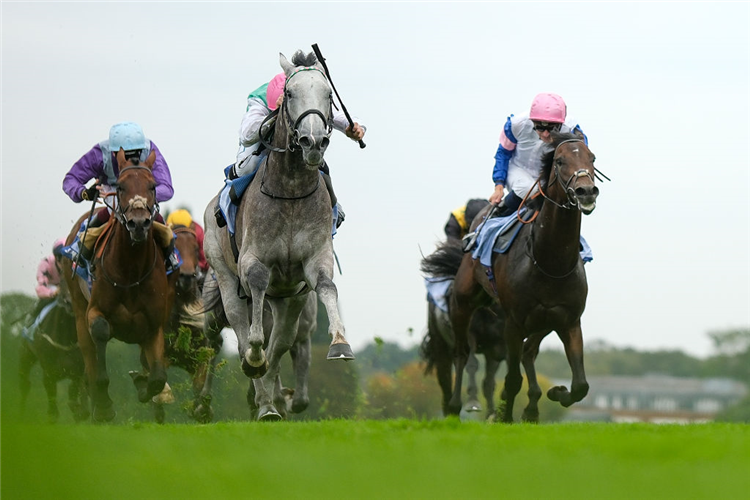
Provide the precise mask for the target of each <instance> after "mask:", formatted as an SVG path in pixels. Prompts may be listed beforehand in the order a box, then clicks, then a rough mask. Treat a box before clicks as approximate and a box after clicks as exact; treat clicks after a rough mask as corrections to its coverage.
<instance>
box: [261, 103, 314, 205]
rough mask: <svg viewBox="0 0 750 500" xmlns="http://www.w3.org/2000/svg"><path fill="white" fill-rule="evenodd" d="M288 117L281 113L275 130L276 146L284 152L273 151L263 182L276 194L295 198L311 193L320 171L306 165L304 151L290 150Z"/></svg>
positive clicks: (269, 156) (267, 163) (274, 142)
mask: <svg viewBox="0 0 750 500" xmlns="http://www.w3.org/2000/svg"><path fill="white" fill-rule="evenodd" d="M284 120H286V118H285V117H284V115H283V114H279V116H278V118H277V120H276V128H275V130H274V140H273V145H274V147H278V148H284V149H286V151H285V152H284V153H274V152H271V153H269V155H268V160H267V162H266V166H265V170H266V171H265V173H264V174H263V176H262V177H263V184H264V186H265V187H266V188H268V190H269V191H271V192H272V193H273V194H274V195H276V196H282V197H286V198H295V197H298V196H303V195H305V194H306V193H309V192H310V190H311V189H312V188H314V187H315V183H316V182H318V181H319V179H318V176H319V174H318V172H317V171H315V170H311V169H309V168H307V167H306V166H305V165H304V160H303V159H302V151H301V150H300V149H296V150H294V151H290V150H289V144H288V140H287V139H288V135H287V134H288V132H287V127H286V126H285V122H284Z"/></svg>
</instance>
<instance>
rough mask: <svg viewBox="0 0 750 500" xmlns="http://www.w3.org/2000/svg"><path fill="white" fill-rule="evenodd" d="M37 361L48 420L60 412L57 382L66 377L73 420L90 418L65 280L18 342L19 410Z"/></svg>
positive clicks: (74, 324) (25, 396)
mask: <svg viewBox="0 0 750 500" xmlns="http://www.w3.org/2000/svg"><path fill="white" fill-rule="evenodd" d="M60 259H61V257H56V259H55V265H57V266H58V271H60V270H61V269H62V266H61V265H60V264H61V263H60V262H59V260H60ZM61 275H62V273H61ZM37 362H38V363H39V366H40V367H41V369H42V382H43V384H44V389H45V391H46V393H47V416H48V418H49V420H50V421H51V422H55V421H57V419H58V417H59V416H60V410H59V409H58V407H57V384H58V382H61V381H63V380H68V379H69V380H70V384H69V385H68V407H69V408H70V411H71V412H73V418H74V419H75V420H76V421H81V420H85V419H87V418H89V415H90V412H89V401H88V393H87V392H86V386H85V380H84V365H83V356H82V355H81V350H80V349H78V338H77V334H76V321H75V317H74V316H73V310H72V307H71V304H70V293H69V291H68V288H67V285H66V283H65V282H64V281H62V282H61V283H60V286H59V292H58V295H57V298H56V305H55V307H54V308H53V309H52V310H51V311H50V312H49V313H48V314H47V316H46V317H45V318H44V319H43V320H42V322H41V323H40V324H39V327H38V328H37V330H36V332H35V334H34V337H33V341H29V340H28V339H26V338H24V339H23V340H22V342H21V353H20V361H19V367H18V370H19V371H18V373H19V384H20V389H21V413H22V414H23V412H24V411H25V407H26V400H27V398H28V394H29V390H30V389H31V380H30V377H29V376H30V372H31V369H32V367H33V366H34V365H35V364H36V363H37Z"/></svg>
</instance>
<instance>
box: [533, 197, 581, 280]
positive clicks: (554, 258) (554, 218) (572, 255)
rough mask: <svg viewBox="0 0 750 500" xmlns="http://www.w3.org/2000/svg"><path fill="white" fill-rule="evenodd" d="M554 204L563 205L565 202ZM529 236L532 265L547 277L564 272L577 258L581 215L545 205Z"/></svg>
mask: <svg viewBox="0 0 750 500" xmlns="http://www.w3.org/2000/svg"><path fill="white" fill-rule="evenodd" d="M550 194H551V193H550ZM556 201H557V200H556ZM558 203H560V204H561V205H563V204H564V203H565V200H563V201H558ZM532 234H533V237H532V242H531V244H532V246H533V253H534V258H535V259H536V261H537V262H539V263H540V264H541V265H542V267H544V269H545V270H547V271H548V272H551V273H555V272H557V271H567V270H569V269H570V268H571V267H572V266H573V265H574V264H575V262H576V261H577V260H578V259H579V258H580V257H579V254H580V250H579V240H580V235H581V212H580V211H579V210H576V209H575V208H569V209H566V208H561V207H558V206H556V205H555V204H554V203H552V202H550V201H545V202H544V205H543V206H542V209H541V211H540V212H539V216H538V217H537V219H536V221H535V222H534V226H533V228H532Z"/></svg>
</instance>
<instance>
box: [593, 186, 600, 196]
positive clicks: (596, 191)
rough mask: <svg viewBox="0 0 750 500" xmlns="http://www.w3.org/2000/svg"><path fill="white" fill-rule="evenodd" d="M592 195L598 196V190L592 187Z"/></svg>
mask: <svg viewBox="0 0 750 500" xmlns="http://www.w3.org/2000/svg"><path fill="white" fill-rule="evenodd" d="M592 194H593V195H594V196H599V188H598V187H596V186H594V189H593V190H592Z"/></svg>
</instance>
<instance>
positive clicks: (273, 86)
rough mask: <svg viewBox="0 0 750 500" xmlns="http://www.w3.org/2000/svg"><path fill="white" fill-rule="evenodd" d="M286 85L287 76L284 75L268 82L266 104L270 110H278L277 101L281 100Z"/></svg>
mask: <svg viewBox="0 0 750 500" xmlns="http://www.w3.org/2000/svg"><path fill="white" fill-rule="evenodd" d="M285 83H286V75H285V74H284V73H279V74H278V75H276V76H274V77H273V79H272V80H271V81H270V82H268V88H267V89H266V103H267V104H268V109H270V110H271V111H273V110H275V109H276V101H278V100H279V96H280V95H281V93H282V92H284V84H285Z"/></svg>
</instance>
